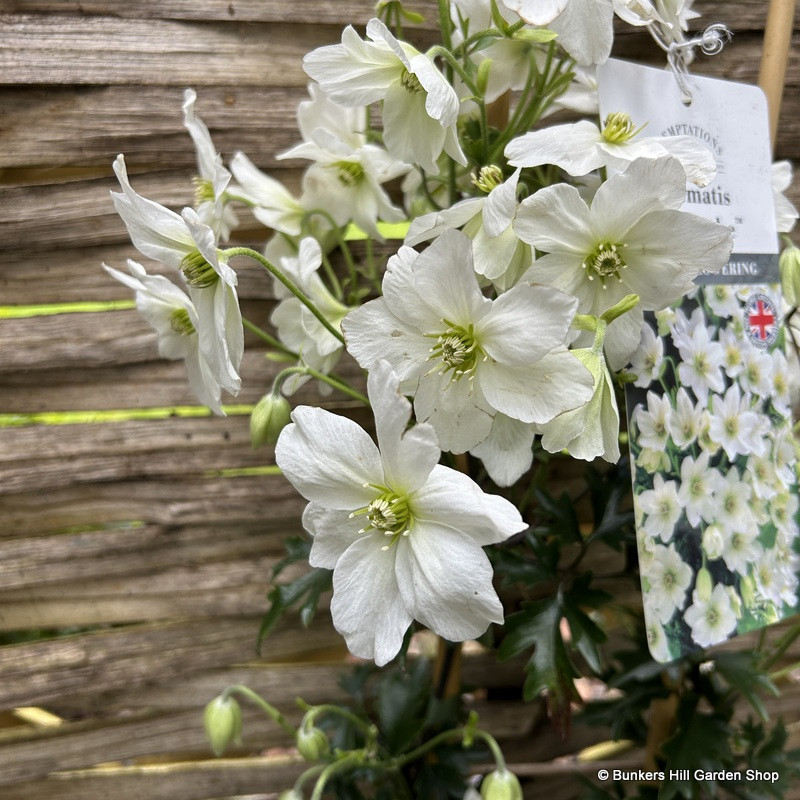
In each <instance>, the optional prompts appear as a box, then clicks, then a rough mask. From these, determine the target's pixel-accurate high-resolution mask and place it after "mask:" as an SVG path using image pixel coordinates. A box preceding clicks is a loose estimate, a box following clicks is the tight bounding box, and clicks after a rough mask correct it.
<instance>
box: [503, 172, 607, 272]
mask: <svg viewBox="0 0 800 800" xmlns="http://www.w3.org/2000/svg"><path fill="white" fill-rule="evenodd" d="M514 230H515V231H516V232H517V236H519V238H520V239H522V241H523V242H527V243H528V244H532V245H533V246H534V247H536V248H538V249H539V250H544V251H545V252H547V253H550V252H552V251H554V250H559V251H566V252H569V253H575V255H578V256H580V258H581V260H583V259H584V258H585V256H586V254H587V253H589V252H591V250H592V249H593V248H594V244H595V239H594V234H593V231H592V228H591V222H590V216H589V207H588V206H587V205H586V203H585V202H584V201H583V199H582V198H581V196H580V195H579V194H578V190H577V189H576V188H575V187H574V186H567V185H566V184H563V183H559V184H557V185H555V186H549V187H547V188H546V189H541V190H540V191H538V192H536V194H534V195H533V196H532V197H528V198H526V199H525V200H523V201H522V203H521V205H520V207H519V211H517V217H516V220H515V221H514ZM534 266H535V264H534Z"/></svg>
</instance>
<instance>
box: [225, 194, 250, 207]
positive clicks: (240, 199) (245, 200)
mask: <svg viewBox="0 0 800 800" xmlns="http://www.w3.org/2000/svg"><path fill="white" fill-rule="evenodd" d="M222 198H223V200H235V201H236V202H238V203H243V204H244V205H246V206H249V207H250V208H255V207H256V206H257V205H258V203H256V202H254V201H253V200H251V199H250V198H249V197H242V196H241V195H240V194H232V193H231V192H225V193H224V194H223V195H222Z"/></svg>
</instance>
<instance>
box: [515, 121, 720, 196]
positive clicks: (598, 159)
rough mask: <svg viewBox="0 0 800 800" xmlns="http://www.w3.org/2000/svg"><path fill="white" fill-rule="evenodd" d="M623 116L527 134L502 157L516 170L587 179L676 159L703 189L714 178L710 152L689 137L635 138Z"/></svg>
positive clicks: (630, 123)
mask: <svg viewBox="0 0 800 800" xmlns="http://www.w3.org/2000/svg"><path fill="white" fill-rule="evenodd" d="M641 130H642V128H638V129H637V128H636V126H635V125H634V123H633V121H632V120H631V118H630V117H629V116H628V115H627V114H623V113H615V114H609V115H608V117H606V120H605V123H604V126H603V129H602V130H601V129H600V128H599V127H598V126H597V125H595V124H594V123H593V122H589V121H588V120H582V121H580V122H575V123H572V124H569V125H554V126H552V127H550V128H543V129H542V130H538V131H531V132H530V133H526V134H524V135H523V136H519V137H517V138H516V139H513V140H512V141H511V142H509V143H508V145H507V147H506V149H505V154H506V158H508V161H509V163H510V164H511V165H512V166H515V167H538V166H539V165H541V164H555V165H556V166H557V167H560V168H561V169H563V170H565V171H566V172H568V173H569V174H570V175H574V176H576V177H577V176H581V175H588V174H589V173H590V172H593V171H594V170H596V169H600V168H601V167H610V168H612V169H614V170H617V171H619V172H624V171H625V169H626V168H627V167H628V165H629V164H630V163H631V162H632V161H634V160H635V159H637V158H663V157H665V156H672V157H674V158H677V159H678V161H680V162H681V165H682V166H683V169H684V172H685V173H686V180H689V181H692V183H695V184H697V185H698V186H707V185H708V184H709V183H710V182H711V181H712V180H713V179H714V176H715V175H716V173H717V164H716V161H715V160H714V155H713V154H712V153H711V151H710V150H709V149H708V148H707V147H705V146H704V145H702V144H701V143H700V142H699V141H698V140H697V139H695V138H694V137H692V136H649V137H645V138H639V136H638V134H639V133H640V132H641Z"/></svg>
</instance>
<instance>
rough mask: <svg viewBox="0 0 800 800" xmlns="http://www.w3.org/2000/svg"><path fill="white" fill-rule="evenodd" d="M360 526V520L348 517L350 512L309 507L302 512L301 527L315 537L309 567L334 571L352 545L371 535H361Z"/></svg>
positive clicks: (314, 505)
mask: <svg viewBox="0 0 800 800" xmlns="http://www.w3.org/2000/svg"><path fill="white" fill-rule="evenodd" d="M363 525H364V517H362V516H358V517H351V516H350V512H349V511H341V510H335V509H330V508H323V506H318V505H317V504H316V503H309V504H308V505H307V506H306V508H305V511H303V527H304V528H305V529H306V530H307V531H308V532H309V533H310V534H311V535H312V536H313V537H314V542H313V543H312V545H311V553H310V554H309V557H308V563H309V564H310V565H311V566H312V567H323V568H324V569H333V568H334V567H335V566H336V562H337V561H338V560H339V558H340V557H341V555H342V553H344V551H345V550H347V548H348V547H350V545H351V544H353V542H355V541H356V540H357V539H360V538H361V537H362V536H370V535H371V534H369V533H360V529H361V527H362V526H363Z"/></svg>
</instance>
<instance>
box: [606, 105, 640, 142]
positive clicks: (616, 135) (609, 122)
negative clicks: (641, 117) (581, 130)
mask: <svg viewBox="0 0 800 800" xmlns="http://www.w3.org/2000/svg"><path fill="white" fill-rule="evenodd" d="M642 128H644V125H642V127H641V128H637V127H636V126H635V125H634V124H633V120H632V119H631V118H630V117H629V116H628V115H627V114H625V113H623V112H621V111H616V112H614V113H613V114H609V115H608V116H607V117H606V121H605V122H604V123H603V130H602V136H603V138H604V139H605V140H606V141H607V142H608V143H609V144H624V143H625V142H627V141H630V140H631V139H633V137H634V136H636V134H637V133H639V132H640V131H641V130H642Z"/></svg>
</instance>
